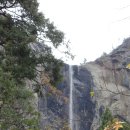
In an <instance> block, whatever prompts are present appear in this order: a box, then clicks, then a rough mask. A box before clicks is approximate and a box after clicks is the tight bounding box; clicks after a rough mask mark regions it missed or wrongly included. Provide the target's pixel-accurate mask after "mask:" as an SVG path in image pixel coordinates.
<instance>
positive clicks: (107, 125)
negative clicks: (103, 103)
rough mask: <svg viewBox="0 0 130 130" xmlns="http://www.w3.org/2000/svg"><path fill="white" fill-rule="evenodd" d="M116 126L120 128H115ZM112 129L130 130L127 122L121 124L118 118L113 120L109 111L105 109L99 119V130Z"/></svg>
mask: <svg viewBox="0 0 130 130" xmlns="http://www.w3.org/2000/svg"><path fill="white" fill-rule="evenodd" d="M116 125H119V126H120V127H119V128H117V127H116ZM111 127H112V128H111ZM121 127H122V128H121ZM114 128H115V129H116V128H117V129H118V130H130V124H129V123H127V122H121V121H119V119H118V118H114V116H112V114H111V112H110V110H109V109H108V108H106V110H105V112H104V113H103V115H102V117H101V125H100V127H99V130H115V129H114Z"/></svg>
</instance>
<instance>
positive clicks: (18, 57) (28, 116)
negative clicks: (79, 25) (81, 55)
mask: <svg viewBox="0 0 130 130" xmlns="http://www.w3.org/2000/svg"><path fill="white" fill-rule="evenodd" d="M63 39H64V34H63V33H62V32H61V31H59V30H57V29H56V27H55V26H54V25H53V23H51V22H50V21H49V19H46V18H45V17H44V15H43V14H42V13H40V12H38V3H37V0H1V1H0V129H1V130H7V129H10V130H38V129H39V121H38V120H39V113H38V112H37V111H36V110H35V109H34V108H33V104H32V100H33V91H31V90H30V89H29V87H28V86H27V84H26V81H27V80H31V81H33V83H34V84H35V86H36V88H35V90H37V92H39V91H40V87H38V86H39V85H40V84H39V83H38V80H37V79H36V77H38V75H39V70H38V69H37V68H39V65H40V67H41V68H43V70H44V73H47V74H48V76H49V78H50V83H51V84H52V85H56V84H57V82H58V81H60V80H61V75H60V73H59V71H60V67H61V66H62V64H63V62H62V61H61V60H57V59H55V57H54V56H53V55H52V51H51V48H49V47H48V46H47V45H45V43H46V41H47V42H50V43H52V45H53V46H54V47H55V48H58V47H59V46H60V45H61V44H62V43H63ZM39 43H42V45H43V46H42V51H37V50H36V49H35V48H33V45H34V44H35V45H36V46H37V44H39ZM64 45H66V44H65V43H64ZM67 46H68V45H66V47H67ZM68 54H70V53H68ZM38 89H39V90H38Z"/></svg>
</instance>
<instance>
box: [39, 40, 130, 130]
mask: <svg viewBox="0 0 130 130" xmlns="http://www.w3.org/2000/svg"><path fill="white" fill-rule="evenodd" d="M129 63H130V38H128V39H126V40H124V42H123V44H122V45H121V46H119V47H118V48H117V49H115V50H113V51H112V52H111V53H110V54H108V55H104V56H102V57H100V58H98V59H97V60H96V61H94V62H89V63H87V64H85V65H82V66H76V65H75V66H73V67H72V68H73V113H74V118H73V124H74V130H97V129H98V127H99V125H100V117H101V115H102V113H103V112H104V110H105V108H106V107H108V108H109V109H110V110H111V112H112V114H113V115H115V116H118V117H119V118H121V119H123V120H125V121H127V122H130V70H129V69H127V68H126V66H127V65H128V64H129ZM61 73H62V74H63V81H62V82H61V83H60V84H59V85H58V86H57V89H58V90H60V91H61V92H62V96H63V97H66V98H67V99H68V101H67V102H66V103H64V102H63V101H62V100H61V97H57V96H48V95H47V93H46V94H45V95H46V96H45V97H42V98H39V110H40V111H41V113H43V115H46V116H43V117H47V118H46V119H42V121H41V122H42V123H41V124H42V127H44V126H45V125H48V124H51V125H52V124H55V127H53V128H52V130H62V129H61V128H62V127H61V126H63V122H64V120H65V121H66V122H68V123H69V97H70V95H69V94H70V84H69V82H70V80H69V66H68V65H66V64H65V65H64V67H63V68H62V72H61ZM91 89H93V90H94V97H91V96H90V91H91ZM54 121H56V122H54ZM43 130H44V129H43Z"/></svg>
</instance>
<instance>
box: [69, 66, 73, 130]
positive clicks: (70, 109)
mask: <svg viewBox="0 0 130 130" xmlns="http://www.w3.org/2000/svg"><path fill="white" fill-rule="evenodd" d="M69 80H70V99H69V100H70V103H69V123H70V128H71V130H73V67H72V66H71V65H70V66H69Z"/></svg>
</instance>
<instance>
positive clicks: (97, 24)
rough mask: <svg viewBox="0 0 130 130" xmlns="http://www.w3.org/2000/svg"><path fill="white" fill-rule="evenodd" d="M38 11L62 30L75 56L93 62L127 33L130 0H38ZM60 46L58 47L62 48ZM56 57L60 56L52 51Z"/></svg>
mask: <svg viewBox="0 0 130 130" xmlns="http://www.w3.org/2000/svg"><path fill="white" fill-rule="evenodd" d="M38 1H39V4H40V7H39V10H40V11H42V12H43V14H44V15H45V17H46V18H49V19H50V21H52V22H54V25H55V26H56V27H57V28H58V29H59V30H61V31H63V32H64V33H65V37H66V41H70V44H69V45H70V48H71V52H72V54H73V55H75V59H74V60H71V59H67V60H66V58H63V59H64V61H65V62H66V63H68V64H80V63H82V62H83V61H84V58H85V59H87V61H88V62H89V61H93V60H95V59H96V58H98V57H100V56H101V55H102V54H103V53H104V52H105V53H110V52H111V51H112V50H113V49H114V48H116V47H117V46H118V45H120V44H121V43H122V41H123V39H125V38H127V37H129V36H130V0H38ZM62 49H63V48H62V47H61V50H62ZM54 54H55V55H56V57H58V58H61V57H63V56H62V54H60V52H57V51H54Z"/></svg>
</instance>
